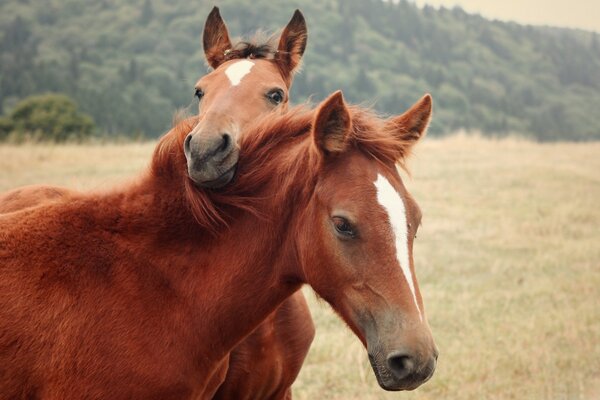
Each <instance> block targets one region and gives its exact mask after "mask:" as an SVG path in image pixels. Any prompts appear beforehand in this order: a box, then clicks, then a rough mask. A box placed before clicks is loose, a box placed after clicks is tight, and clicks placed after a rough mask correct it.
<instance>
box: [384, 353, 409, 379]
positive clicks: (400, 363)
mask: <svg viewBox="0 0 600 400" xmlns="http://www.w3.org/2000/svg"><path fill="white" fill-rule="evenodd" d="M387 363H388V366H389V367H390V370H391V371H392V372H393V374H394V376H395V377H396V378H397V379H404V378H406V377H407V376H409V375H411V374H412V373H413V372H414V371H415V361H414V359H413V358H412V357H411V356H409V355H408V354H403V353H399V352H398V353H392V354H390V355H389V356H388V358H387Z"/></svg>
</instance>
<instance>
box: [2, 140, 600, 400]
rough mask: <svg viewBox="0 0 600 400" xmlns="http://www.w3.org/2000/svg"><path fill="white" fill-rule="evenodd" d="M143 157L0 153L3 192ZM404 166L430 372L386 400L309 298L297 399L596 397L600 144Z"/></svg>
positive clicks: (87, 180)
mask: <svg viewBox="0 0 600 400" xmlns="http://www.w3.org/2000/svg"><path fill="white" fill-rule="evenodd" d="M153 146H154V144H153V143H128V144H98V145H60V146H59V145H50V144H32V145H0V191H6V190H9V189H11V188H14V187H17V186H21V185H26V184H33V183H47V184H55V185H64V186H69V187H72V188H77V189H82V190H83V189H90V188H102V187H109V186H110V185H112V184H114V183H115V182H118V181H121V180H123V179H126V178H127V177H130V176H133V175H135V173H136V172H137V171H140V170H141V169H142V168H144V166H145V165H147V163H148V161H149V158H150V154H151V151H152V148H153ZM409 167H410V170H411V175H412V176H411V177H405V184H406V186H407V187H408V189H409V191H411V193H412V194H413V195H414V197H415V198H416V199H417V201H418V202H419V204H420V206H421V209H422V210H423V214H424V218H423V225H422V227H421V228H420V230H419V233H418V239H417V241H416V243H415V249H414V254H415V265H416V268H417V276H418V278H419V284H420V288H421V292H422V293H423V297H424V301H425V306H426V312H427V317H428V319H429V323H430V325H431V328H432V331H433V334H434V337H435V339H436V342H437V345H438V347H439V349H440V358H439V362H438V367H437V371H436V373H435V375H434V377H433V378H432V379H431V381H429V382H428V383H426V384H425V385H423V386H422V387H421V388H419V389H417V390H416V391H414V392H410V393H386V392H384V391H383V390H381V389H380V388H379V387H378V386H377V383H376V381H375V378H374V376H373V373H372V371H371V368H370V366H369V364H368V361H367V356H366V352H365V350H364V349H363V348H362V345H361V344H360V342H359V341H358V340H357V339H356V338H355V337H354V336H352V334H350V332H349V331H348V330H347V329H346V328H345V327H344V326H343V324H342V323H341V322H340V321H339V319H338V318H337V317H336V316H335V315H334V314H333V313H332V312H331V310H330V308H329V307H328V306H327V305H326V304H325V303H323V302H322V301H319V300H317V299H316V298H315V296H314V295H313V294H312V293H311V292H310V290H309V289H308V288H307V289H306V293H307V297H308V298H309V302H310V305H311V310H312V313H313V318H314V320H315V322H316V325H317V336H316V339H315V342H314V344H313V346H312V349H311V352H310V354H309V356H308V358H307V360H306V363H305V366H304V368H303V370H302V372H301V375H300V377H299V378H298V380H297V382H296V385H295V386H294V397H295V398H296V399H314V398H319V399H388V398H389V399H391V398H395V399H461V400H462V399H598V398H600V142H594V143H551V144H539V143H533V142H529V141H525V140H520V139H515V138H509V139H501V140H494V139H484V138H481V137H477V136H461V135H457V136H451V137H448V138H445V139H426V140H425V141H424V142H423V143H421V144H420V145H419V146H418V147H417V149H416V151H415V154H414V156H413V158H412V160H411V161H410V162H409Z"/></svg>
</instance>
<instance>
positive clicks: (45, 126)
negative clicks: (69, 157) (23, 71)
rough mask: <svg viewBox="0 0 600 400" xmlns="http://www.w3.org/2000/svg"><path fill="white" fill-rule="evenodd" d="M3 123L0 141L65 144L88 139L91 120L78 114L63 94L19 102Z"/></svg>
mask: <svg viewBox="0 0 600 400" xmlns="http://www.w3.org/2000/svg"><path fill="white" fill-rule="evenodd" d="M3 120H4V121H0V138H4V137H6V136H8V135H9V134H10V136H12V137H14V138H16V139H24V138H35V139H40V140H50V141H55V142H64V141H66V140H72V139H83V138H86V137H89V136H90V135H91V134H92V132H93V131H94V121H93V120H92V118H91V117H90V116H89V115H87V114H84V113H82V112H80V111H78V110H77V105H76V103H75V102H74V101H73V100H72V99H70V98H69V97H68V96H66V95H63V94H53V93H50V94H43V95H37V96H30V97H27V98H25V99H23V100H22V101H21V102H19V103H18V104H17V105H16V106H15V108H14V109H13V110H12V111H11V112H10V114H9V115H8V118H3Z"/></svg>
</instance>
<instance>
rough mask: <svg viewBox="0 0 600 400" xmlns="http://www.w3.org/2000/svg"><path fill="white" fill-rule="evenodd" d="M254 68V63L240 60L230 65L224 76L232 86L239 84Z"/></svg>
mask: <svg viewBox="0 0 600 400" xmlns="http://www.w3.org/2000/svg"><path fill="white" fill-rule="evenodd" d="M252 67H254V63H253V62H252V61H248V60H241V61H238V62H236V63H233V64H231V65H230V66H229V67H227V69H226V70H225V75H227V77H228V78H229V81H230V82H231V85H232V86H237V85H239V84H240V82H241V81H242V79H244V77H245V76H246V75H248V74H249V73H250V70H251V69H252Z"/></svg>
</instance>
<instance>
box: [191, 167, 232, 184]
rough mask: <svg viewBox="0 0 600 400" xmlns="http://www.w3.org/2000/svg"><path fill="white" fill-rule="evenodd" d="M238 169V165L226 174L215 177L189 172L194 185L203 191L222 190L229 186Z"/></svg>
mask: <svg viewBox="0 0 600 400" xmlns="http://www.w3.org/2000/svg"><path fill="white" fill-rule="evenodd" d="M236 168H237V164H234V165H233V166H232V167H230V168H229V169H227V170H226V171H225V172H223V173H221V174H220V175H218V176H216V177H213V176H210V177H207V176H206V175H204V174H194V173H193V172H192V171H190V172H189V176H190V178H191V179H192V181H194V184H195V185H196V186H198V187H199V188H203V189H220V188H223V187H225V186H227V185H228V184H229V183H231V181H233V178H234V176H235V171H236Z"/></svg>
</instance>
